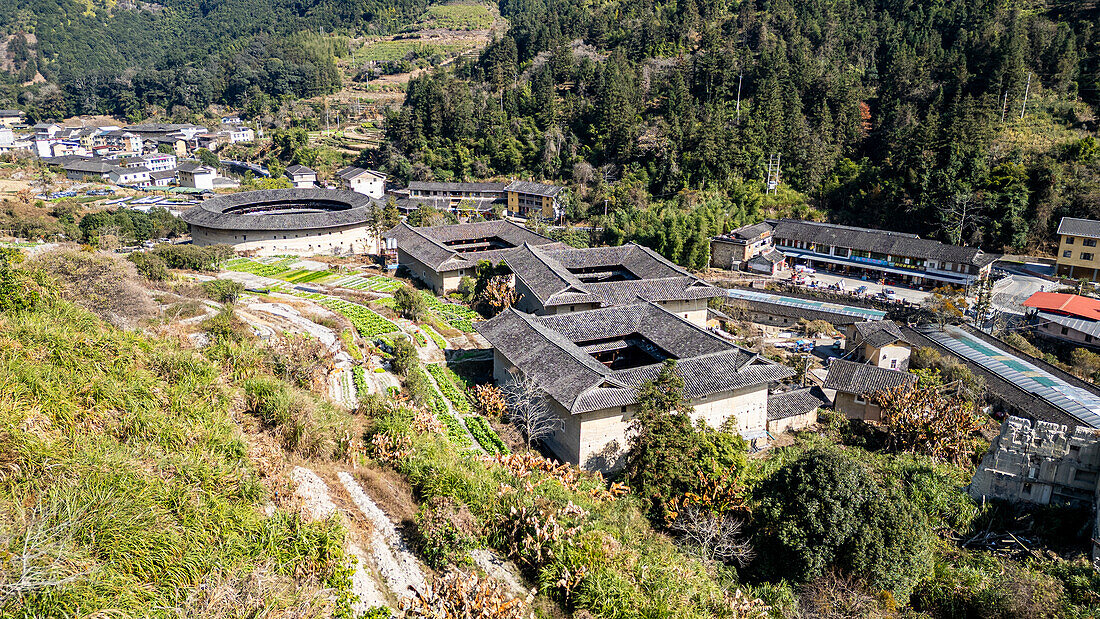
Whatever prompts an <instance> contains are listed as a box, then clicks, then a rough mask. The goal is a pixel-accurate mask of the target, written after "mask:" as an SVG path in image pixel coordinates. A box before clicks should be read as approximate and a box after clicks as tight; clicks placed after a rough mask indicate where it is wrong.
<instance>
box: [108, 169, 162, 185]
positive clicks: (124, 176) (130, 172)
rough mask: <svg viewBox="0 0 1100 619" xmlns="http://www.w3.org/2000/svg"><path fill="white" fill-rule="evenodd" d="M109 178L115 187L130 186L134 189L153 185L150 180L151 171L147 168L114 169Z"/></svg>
mask: <svg viewBox="0 0 1100 619" xmlns="http://www.w3.org/2000/svg"><path fill="white" fill-rule="evenodd" d="M107 178H108V179H109V180H110V181H111V182H112V183H114V184H115V185H129V186H132V187H148V186H149V185H151V184H152V180H150V178H149V169H148V168H146V167H145V166H140V165H139V166H131V167H125V168H122V167H114V168H112V169H111V171H110V172H108V173H107Z"/></svg>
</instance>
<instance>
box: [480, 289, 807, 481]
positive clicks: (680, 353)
mask: <svg viewBox="0 0 1100 619" xmlns="http://www.w3.org/2000/svg"><path fill="white" fill-rule="evenodd" d="M475 328H476V329H477V331H478V332H479V333H480V334H481V335H482V336H484V337H485V339H487V340H488V341H489V342H490V343H491V344H492V345H493V378H494V380H496V382H497V383H498V384H501V385H506V384H509V383H511V382H512V381H514V380H516V378H517V377H520V376H522V377H525V378H526V379H528V380H529V381H532V382H533V383H534V384H536V385H538V387H539V389H541V390H542V393H544V394H545V396H544V397H546V401H547V404H548V405H549V406H550V408H551V410H552V411H553V413H554V414H555V415H557V416H558V418H559V419H560V420H561V426H560V428H559V429H558V430H557V431H556V432H555V433H554V434H553V436H551V437H549V438H548V439H546V440H545V443H546V445H547V447H549V448H550V449H551V450H552V451H553V452H554V453H555V454H556V455H557V456H558V457H559V458H561V459H562V460H564V461H566V462H571V463H574V464H578V465H580V466H582V467H584V468H586V469H589V470H595V471H601V472H609V471H615V470H618V469H619V468H621V466H622V464H623V462H622V456H623V455H624V453H625V451H626V449H627V447H628V444H627V442H628V434H629V428H630V422H631V419H632V418H633V415H634V413H635V412H636V411H637V407H638V387H639V386H640V385H641V384H642V383H644V382H646V381H648V380H651V379H653V378H655V377H656V376H657V375H658V373H659V372H660V371H661V368H662V366H663V365H664V363H665V361H666V360H673V361H675V371H676V372H677V374H678V375H679V376H680V377H681V378H682V379H683V381H684V397H685V398H686V400H687V401H688V403H689V404H690V405H691V406H692V407H693V409H694V412H693V415H692V416H693V417H694V418H695V419H696V420H702V421H705V422H706V423H707V424H708V425H710V426H711V427H715V428H718V427H721V426H723V425H724V424H725V423H726V422H727V421H729V420H734V421H733V423H734V426H733V428H732V429H733V430H734V431H736V432H738V433H740V434H741V435H742V436H744V437H745V438H746V439H747V440H749V441H753V442H756V443H757V444H760V443H764V442H766V441H767V423H768V388H769V385H770V384H772V383H775V382H777V381H781V380H784V379H787V378H790V377H791V376H793V375H794V371H793V370H792V369H790V368H788V367H787V366H785V365H782V364H779V363H776V362H774V361H771V360H768V359H765V358H763V357H761V356H760V355H757V354H755V353H753V352H750V351H748V350H745V349H742V348H739V347H737V346H735V345H733V344H731V343H729V342H727V341H725V340H723V339H722V338H720V337H718V336H716V335H714V334H712V333H710V332H709V331H707V330H706V329H704V328H702V327H699V326H698V325H695V324H692V323H691V322H688V321H686V320H684V319H683V318H681V317H679V316H677V315H675V314H672V313H670V312H668V311H667V310H665V309H664V308H662V307H660V306H658V305H656V304H653V303H635V304H631V305H620V306H617V307H612V308H603V309H596V310H589V311H584V312H575V313H572V314H559V315H554V316H534V315H531V314H527V313H524V312H521V311H519V310H517V309H515V308H508V309H506V310H504V311H503V312H502V313H501V314H499V315H497V316H496V317H495V318H493V319H492V320H489V321H485V322H481V323H478V324H477V325H476V326H475ZM538 396H541V394H537V395H536V397H538Z"/></svg>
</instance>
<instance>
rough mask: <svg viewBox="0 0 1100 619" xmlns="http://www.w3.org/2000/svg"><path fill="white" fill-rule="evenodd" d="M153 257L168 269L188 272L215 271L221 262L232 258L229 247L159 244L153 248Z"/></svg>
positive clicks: (231, 249) (232, 253)
mask: <svg viewBox="0 0 1100 619" xmlns="http://www.w3.org/2000/svg"><path fill="white" fill-rule="evenodd" d="M152 253H153V255H155V256H157V257H158V258H160V259H162V260H164V262H165V264H167V265H168V268H170V269H187V270H190V271H215V270H217V268H218V265H219V264H220V263H221V262H224V261H226V260H228V259H229V258H231V257H233V255H234V251H233V248H232V247H230V246H229V245H206V246H202V245H172V244H169V243H161V244H160V245H157V246H156V247H154V248H153V252H152Z"/></svg>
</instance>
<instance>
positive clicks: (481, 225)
mask: <svg viewBox="0 0 1100 619" xmlns="http://www.w3.org/2000/svg"><path fill="white" fill-rule="evenodd" d="M383 237H384V238H385V239H387V243H393V244H396V246H397V263H398V265H400V266H401V267H402V268H404V269H405V270H407V271H408V272H409V274H410V275H412V276H413V277H415V278H417V279H419V280H420V281H422V282H424V284H426V285H427V286H428V287H429V288H431V289H432V290H433V291H435V292H436V294H443V293H445V292H449V291H451V290H455V289H457V288H458V283H459V281H460V280H461V279H462V278H463V277H464V276H467V275H468V276H471V277H473V276H474V275H475V267H476V266H477V263H478V261H479V260H489V261H491V262H493V263H494V264H495V263H497V262H500V261H501V260H502V259H503V254H504V252H505V250H508V249H512V248H514V247H519V246H521V245H523V244H525V243H526V244H529V245H547V244H550V243H555V241H553V240H551V239H548V238H546V237H544V236H542V235H539V234H535V233H534V232H531V231H530V230H528V229H527V228H524V227H523V226H520V225H516V224H514V223H512V222H510V221H500V220H497V221H483V222H477V223H467V224H455V225H449V226H431V227H424V228H418V227H414V226H410V225H409V224H407V223H405V222H402V223H400V224H397V225H396V226H394V227H393V229H391V230H389V231H388V232H386V233H385V234H384V235H383ZM555 245H556V246H559V247H560V246H562V245H561V244H560V243H555Z"/></svg>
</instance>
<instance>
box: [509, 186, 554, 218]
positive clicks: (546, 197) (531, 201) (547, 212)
mask: <svg viewBox="0 0 1100 619" xmlns="http://www.w3.org/2000/svg"><path fill="white" fill-rule="evenodd" d="M564 191H565V187H561V186H559V185H549V184H546V183H533V182H530V181H512V182H511V183H508V184H507V185H506V186H505V187H504V194H505V197H506V198H507V200H508V212H509V213H510V214H512V215H517V216H519V217H525V218H531V217H537V218H540V219H557V218H558V217H561V216H562V215H563V214H564V209H563V207H562V202H563V197H564V194H563V192H564Z"/></svg>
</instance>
